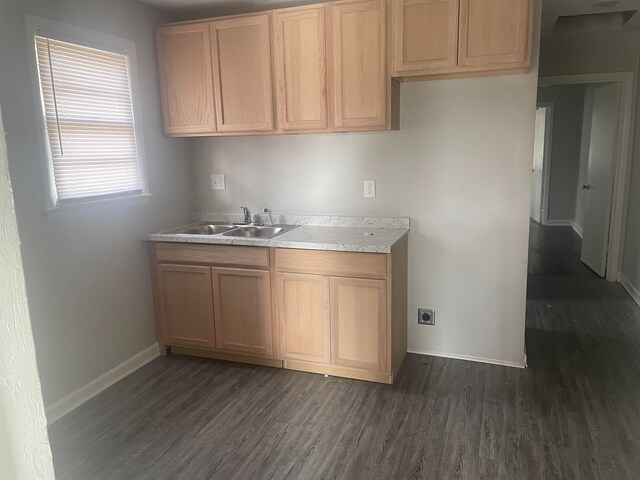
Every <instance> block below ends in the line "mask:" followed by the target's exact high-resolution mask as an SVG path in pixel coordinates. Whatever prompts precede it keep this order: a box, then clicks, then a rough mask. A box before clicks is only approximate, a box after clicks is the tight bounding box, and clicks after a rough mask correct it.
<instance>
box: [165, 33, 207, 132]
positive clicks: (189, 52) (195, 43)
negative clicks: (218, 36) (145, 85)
mask: <svg viewBox="0 0 640 480" xmlns="http://www.w3.org/2000/svg"><path fill="white" fill-rule="evenodd" d="M156 41H157V49H158V68H159V72H160V91H161V96H162V109H163V115H164V130H165V132H166V133H167V134H169V135H182V136H188V135H198V134H207V133H213V132H215V131H216V119H215V108H214V100H213V76H212V68H211V66H212V58H211V42H210V40H209V23H208V22H205V23H191V24H185V25H172V26H165V27H160V28H158V29H157V30H156Z"/></svg>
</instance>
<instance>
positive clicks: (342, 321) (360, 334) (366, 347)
mask: <svg viewBox="0 0 640 480" xmlns="http://www.w3.org/2000/svg"><path fill="white" fill-rule="evenodd" d="M386 299H387V295H386V282H385V281H383V280H361V279H354V278H335V277H332V278H331V323H332V337H331V349H332V362H333V363H334V364H335V365H340V366H344V367H352V368H360V369H364V370H374V371H378V372H384V371H386V370H387V368H386V365H387V308H386V304H387V300H386Z"/></svg>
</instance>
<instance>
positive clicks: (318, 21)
mask: <svg viewBox="0 0 640 480" xmlns="http://www.w3.org/2000/svg"><path fill="white" fill-rule="evenodd" d="M273 25H274V32H273V34H274V70H275V77H276V99H277V111H278V129H279V130H282V131H305V130H322V129H327V128H328V120H327V69H326V62H327V58H326V47H325V43H326V29H325V7H324V6H319V7H318V6H313V7H301V8H297V9H291V10H284V11H276V12H274V14H273Z"/></svg>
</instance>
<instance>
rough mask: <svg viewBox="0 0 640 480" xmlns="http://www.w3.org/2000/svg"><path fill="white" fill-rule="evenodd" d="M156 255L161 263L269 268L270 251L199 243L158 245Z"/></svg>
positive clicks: (259, 248)
mask: <svg viewBox="0 0 640 480" xmlns="http://www.w3.org/2000/svg"><path fill="white" fill-rule="evenodd" d="M156 255H157V256H158V260H159V261H161V262H180V263H211V264H216V265H228V266H231V265H233V266H246V267H257V268H267V267H268V266H269V249H268V248H264V247H241V246H235V245H234V246H231V245H204V244H198V243H193V244H189V243H179V242H175V243H169V242H167V243H158V244H157V246H156Z"/></svg>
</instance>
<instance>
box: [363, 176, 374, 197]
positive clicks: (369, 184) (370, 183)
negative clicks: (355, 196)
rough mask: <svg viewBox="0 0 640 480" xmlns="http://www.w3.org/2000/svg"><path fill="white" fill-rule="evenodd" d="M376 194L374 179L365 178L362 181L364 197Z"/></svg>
mask: <svg viewBox="0 0 640 480" xmlns="http://www.w3.org/2000/svg"><path fill="white" fill-rule="evenodd" d="M375 196H376V181H375V180H365V181H364V197H365V198H373V197H375Z"/></svg>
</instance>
